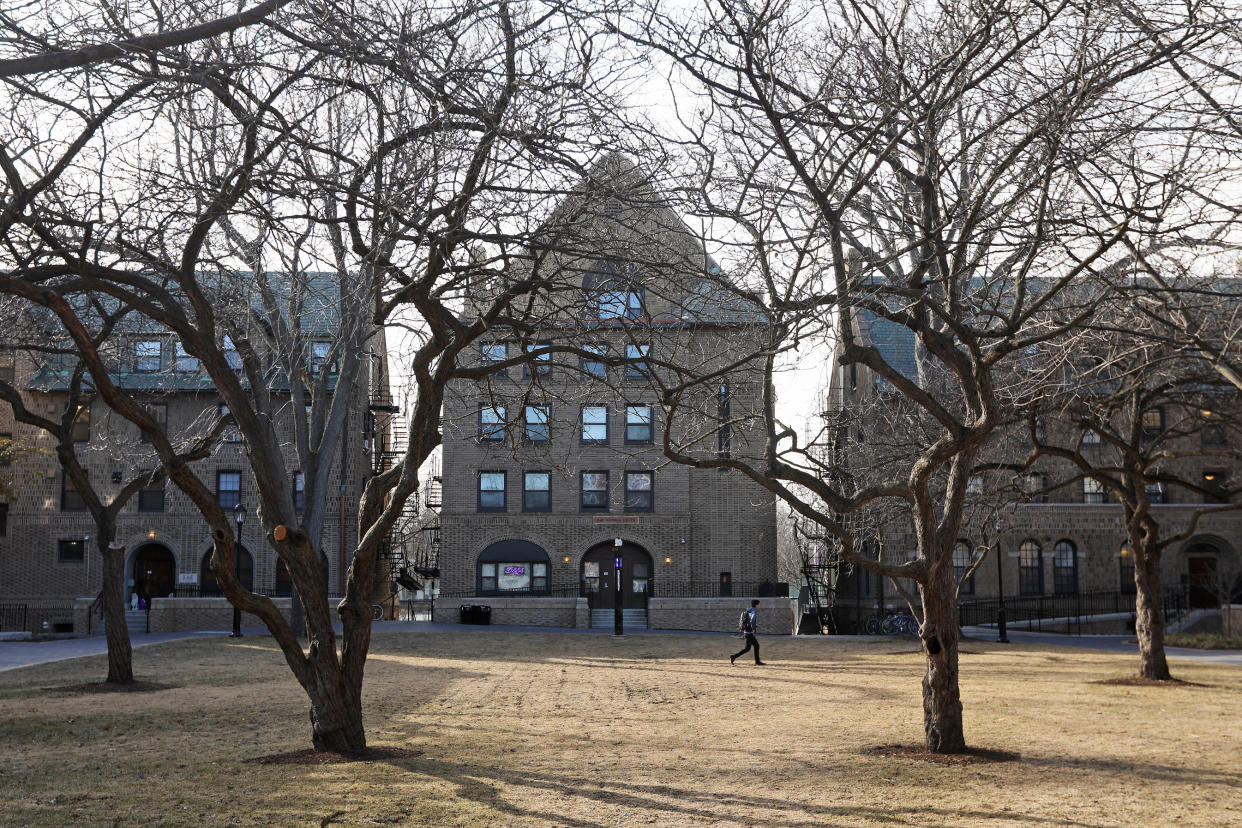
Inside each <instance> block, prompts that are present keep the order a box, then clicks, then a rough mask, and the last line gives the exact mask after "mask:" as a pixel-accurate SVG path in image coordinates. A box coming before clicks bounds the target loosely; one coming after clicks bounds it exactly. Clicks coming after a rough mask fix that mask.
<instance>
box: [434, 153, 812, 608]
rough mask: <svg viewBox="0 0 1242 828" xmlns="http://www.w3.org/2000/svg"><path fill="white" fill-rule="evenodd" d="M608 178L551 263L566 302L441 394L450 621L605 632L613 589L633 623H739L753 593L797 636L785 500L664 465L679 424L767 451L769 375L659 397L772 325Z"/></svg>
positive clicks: (725, 446)
mask: <svg viewBox="0 0 1242 828" xmlns="http://www.w3.org/2000/svg"><path fill="white" fill-rule="evenodd" d="M597 173H598V174H599V179H598V180H597V181H596V183H595V184H594V185H588V186H587V187H586V188H585V190H584V192H583V193H582V194H581V195H578V196H574V197H571V198H570V199H567V204H566V205H563V206H562V215H564V214H565V213H567V212H570V211H573V212H574V214H575V216H576V219H575V221H574V223H573V228H574V233H575V238H576V239H577V240H578V242H580V244H575V245H574V248H575V250H576V251H578V252H567V251H560V252H558V253H556V254H554V255H553V256H551V257H549V261H550V264H549V263H545V264H544V265H543V266H544V267H545V268H547V270H546V272H547V273H552V274H554V276H553V277H552V278H551V281H552V282H554V283H555V284H557V285H559V286H560V287H561V289H560V290H559V291H555V290H554V291H552V292H551V295H549V296H547V297H543V298H542V299H541V300H540V303H539V305H538V306H537V307H536V309H535V311H534V313H533V319H534V321H533V322H532V323H531V325H530V327H529V328H527V329H525V331H524V332H523V333H522V334H519V333H518V331H517V329H516V328H514V327H509V328H497V329H494V330H493V334H492V335H491V336H489V337H487V338H486V339H484V340H483V341H482V342H481V344H480V345H479V346H478V347H477V349H476V350H475V352H474V353H473V354H472V355H470V357H469V359H470V360H472V361H473V364H475V365H483V366H486V365H488V364H496V365H497V366H499V367H497V368H496V369H495V370H493V371H491V372H489V373H488V375H487V376H486V377H484V378H482V379H478V380H458V381H455V382H454V383H452V384H451V385H450V388H449V390H448V392H447V394H446V397H445V403H444V416H443V421H444V445H443V511H442V517H441V521H442V526H443V529H442V531H443V535H442V544H443V545H442V550H441V556H440V569H441V590H442V593H441V598H440V599H439V601H438V602H437V607H436V613H437V618H438V619H439V620H452V619H453V618H454V617H455V614H456V612H457V607H458V606H459V605H460V604H461V603H463V602H466V603H484V604H487V605H489V606H491V607H492V609H493V617H494V618H495V619H496V621H498V622H505V623H527V624H540V625H556V626H586V625H587V624H589V623H592V621H593V623H594V624H595V625H597V626H609V627H611V626H612V617H613V609H614V606H615V604H616V601H617V596H618V594H619V595H620V600H621V603H622V606H623V608H624V610H625V613H626V618H627V627H631V628H632V627H634V626H635V625H643V624H649V625H650V626H652V627H667V628H687V629H694V628H699V629H728V628H729V626H730V625H732V624H735V623H736V619H737V609H736V608H737V607H738V606H740V605H741V604H742V603H743V602H742V600H741V599H743V598H746V597H751V596H752V595H756V594H765V595H774V594H777V593H780V594H781V595H784V596H786V597H785V598H783V599H781V600H780V601H776V602H767V603H766V604H765V606H766V607H768V611H769V612H771V613H772V619H771V621H770V623H769V625H768V629H773V625H775V626H776V627H777V628H784V629H786V630H788V628H789V625H790V622H789V620H788V618H787V616H788V615H789V614H790V605H789V602H788V598H787V591H785V590H784V589H783V588H782V587H783V585H779V586H778V585H777V584H776V583H775V582H776V526H775V503H774V500H773V497H772V495H771V494H770V493H768V492H767V491H765V490H763V489H762V488H760V487H758V486H756V485H754V484H753V483H751V482H750V481H749V480H746V479H743V478H742V477H741V476H740V475H738V474H735V473H732V472H727V471H722V470H716V469H697V468H691V467H689V466H685V465H679V464H675V463H671V462H669V461H668V460H667V459H666V458H665V457H664V455H663V451H662V442H663V439H664V434H663V429H664V428H665V427H668V426H669V425H670V424H671V427H672V428H674V429H675V430H677V437H678V439H685V438H686V437H687V436H689V435H691V434H695V435H698V436H699V437H700V438H701V439H699V440H698V442H697V443H696V446H697V448H696V450H698V451H705V452H708V453H712V452H735V453H746V452H751V451H756V450H758V448H759V447H760V446H758V445H756V444H755V441H756V438H757V436H759V435H761V434H762V431H761V430H758V429H754V428H752V427H751V424H750V421H751V419H752V418H753V416H754V414H755V413H756V412H758V411H759V407H758V406H759V395H760V392H761V390H762V376H763V374H762V370H761V366H760V365H759V364H758V363H757V362H744V363H743V364H742V365H740V366H736V367H734V368H732V369H731V370H728V371H727V372H724V373H722V374H721V375H720V376H719V377H716V378H714V379H713V381H712V382H711V383H710V384H709V386H707V387H704V388H701V389H698V391H696V392H695V394H694V395H692V396H693V399H692V400H689V399H688V400H687V401H686V403H685V409H684V410H683V411H678V412H676V414H675V415H674V416H672V417H671V418H668V417H666V416H665V411H664V409H663V408H662V407H661V402H660V400H661V395H660V390H659V388H658V387H657V386H659V385H660V384H661V381H662V380H666V379H669V377H670V373H671V371H672V366H675V365H681V366H688V365H692V366H694V367H695V370H696V371H697V372H699V373H700V374H702V373H711V372H713V371H717V370H722V369H723V368H724V367H725V366H728V365H730V364H731V363H732V362H733V361H734V360H735V358H737V357H738V356H740V355H744V354H746V353H748V352H752V351H750V349H751V348H752V347H753V345H754V341H755V337H756V336H757V335H758V333H759V331H760V329H761V328H762V326H763V325H764V324H765V319H764V318H763V317H762V315H761V314H760V313H759V312H758V310H757V309H756V308H755V307H754V306H753V305H750V304H748V303H746V302H744V301H741V300H739V299H737V298H736V297H735V296H733V295H731V294H729V293H728V291H727V290H722V289H721V286H720V280H721V279H722V278H723V277H722V276H721V275H720V273H719V268H718V267H717V266H716V265H715V264H714V263H713V262H712V261H711V260H710V258H709V257H707V256H706V255H705V253H704V251H703V249H702V247H701V245H700V244H699V243H698V242H697V240H696V239H695V238H694V237H693V236H692V235H691V233H690V232H689V231H688V229H687V228H686V227H685V225H684V224H683V223H682V222H681V220H680V219H679V218H678V217H677V216H676V214H675V213H674V212H673V211H672V210H671V209H669V208H668V207H667V206H665V205H663V204H661V203H660V199H659V197H658V194H656V193H654V192H652V190H651V189H650V188H648V187H646V186H645V185H644V184H643V183H642V182H641V177H640V175H639V174H638V172H637V171H636V170H635V169H634V168H633V167H632V166H631V165H629V164H628V163H626V162H625V161H623V160H621V159H618V158H612V159H609V160H608V161H607V162H605V164H603V165H601V168H600V170H597ZM600 182H602V184H600ZM619 182H624V186H622V185H621V184H619ZM619 191H623V194H621V195H618V192H619ZM488 287H490V288H491V289H496V288H497V287H498V286H488ZM488 287H481V288H480V289H488ZM541 348H542V349H543V350H542V351H541V350H540V349H541ZM571 348H577V349H579V350H578V351H577V352H572V351H567V350H558V349H571ZM527 351H531V352H533V354H534V357H533V359H532V360H531V361H529V362H518V363H512V361H513V360H515V359H518V358H520V357H521V355H522V354H524V353H525V352H527ZM583 351H585V352H586V353H583ZM596 355H598V358H597V357H596ZM506 361H509V362H510V363H512V364H508V365H506ZM618 558H620V560H621V566H620V569H619V571H618V568H617V566H616V561H617V559H618ZM618 578H619V580H618ZM618 587H619V592H618Z"/></svg>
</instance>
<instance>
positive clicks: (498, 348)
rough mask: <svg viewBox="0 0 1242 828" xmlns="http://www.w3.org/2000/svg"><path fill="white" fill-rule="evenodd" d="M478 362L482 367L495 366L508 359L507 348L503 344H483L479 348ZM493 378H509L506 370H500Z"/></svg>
mask: <svg viewBox="0 0 1242 828" xmlns="http://www.w3.org/2000/svg"><path fill="white" fill-rule="evenodd" d="M479 352H480V362H482V364H484V365H495V364H497V363H500V362H504V361H505V360H506V359H508V358H509V346H508V345H506V344H505V343H503V342H484V343H483V344H482V345H480V346H479ZM495 376H498V377H507V376H509V369H508V368H500V369H498V370H497V371H496V372H495Z"/></svg>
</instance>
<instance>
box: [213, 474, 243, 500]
mask: <svg viewBox="0 0 1242 828" xmlns="http://www.w3.org/2000/svg"><path fill="white" fill-rule="evenodd" d="M216 499H217V500H219V501H220V508H222V509H232V508H233V507H234V506H236V505H237V504H239V503H241V472H239V471H218V472H216Z"/></svg>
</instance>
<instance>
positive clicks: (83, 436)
mask: <svg viewBox="0 0 1242 828" xmlns="http://www.w3.org/2000/svg"><path fill="white" fill-rule="evenodd" d="M69 428H70V432H71V433H70V435H69V436H70V438H71V439H72V440H73V442H75V443H89V442H90V441H91V404H90V403H86V404H84V405H81V406H78V413H77V415H76V416H75V417H74V418H73V424H72V425H71V426H70V427H69Z"/></svg>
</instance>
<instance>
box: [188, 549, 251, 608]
mask: <svg viewBox="0 0 1242 828" xmlns="http://www.w3.org/2000/svg"><path fill="white" fill-rule="evenodd" d="M211 551H212V550H210V549H208V550H207V552H206V554H204V555H203V559H202V561H200V562H199V566H198V583H199V594H200V595H203V596H208V595H223V594H224V591H223V590H222V589H220V582H219V581H217V580H216V573H215V571H214V570H213V569H212V568H211ZM236 555H237V580H239V581H241V584H242V586H244V587H245V588H246V589H250V590H253V589H254V559H253V558H252V557H250V552H248V551H247V550H246V547H244V546H239V547H238V548H237V551H236Z"/></svg>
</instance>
